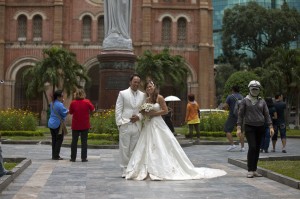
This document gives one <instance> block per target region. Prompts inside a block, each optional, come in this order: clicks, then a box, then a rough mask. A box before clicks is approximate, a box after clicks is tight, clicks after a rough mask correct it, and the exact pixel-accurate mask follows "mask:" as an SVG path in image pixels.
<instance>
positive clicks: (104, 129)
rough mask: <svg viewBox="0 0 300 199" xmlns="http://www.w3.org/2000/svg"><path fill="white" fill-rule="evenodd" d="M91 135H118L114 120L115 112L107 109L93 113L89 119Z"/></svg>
mask: <svg viewBox="0 0 300 199" xmlns="http://www.w3.org/2000/svg"><path fill="white" fill-rule="evenodd" d="M91 126H92V128H91V130H90V132H91V133H95V134H110V135H111V136H112V137H113V136H114V135H116V134H117V135H118V134H119V131H118V128H117V125H116V120H115V110H114V109H107V110H103V111H101V112H95V113H93V115H92V117H91Z"/></svg>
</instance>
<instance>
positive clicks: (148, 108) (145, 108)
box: [139, 103, 153, 113]
mask: <svg viewBox="0 0 300 199" xmlns="http://www.w3.org/2000/svg"><path fill="white" fill-rule="evenodd" d="M139 110H140V111H145V112H147V113H148V112H150V111H152V110H153V104H150V103H144V104H143V105H142V106H141V107H140V109H139Z"/></svg>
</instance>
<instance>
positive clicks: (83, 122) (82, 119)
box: [69, 89, 95, 162]
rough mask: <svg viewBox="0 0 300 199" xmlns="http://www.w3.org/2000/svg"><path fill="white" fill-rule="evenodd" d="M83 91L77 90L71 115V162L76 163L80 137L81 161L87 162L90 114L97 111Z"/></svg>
mask: <svg viewBox="0 0 300 199" xmlns="http://www.w3.org/2000/svg"><path fill="white" fill-rule="evenodd" d="M85 97H86V95H85V92H84V90H83V89H77V90H76V91H75V93H74V98H75V99H74V100H73V101H72V102H71V104H70V108H69V113H70V114H71V115H73V117H72V143H71V159H70V161H71V162H75V161H76V155H77V142H78V137H79V136H80V138H81V161H82V162H87V161H88V160H87V137H88V132H89V129H90V113H91V112H92V111H94V110H95V107H94V105H93V104H92V103H91V101H90V100H88V99H85Z"/></svg>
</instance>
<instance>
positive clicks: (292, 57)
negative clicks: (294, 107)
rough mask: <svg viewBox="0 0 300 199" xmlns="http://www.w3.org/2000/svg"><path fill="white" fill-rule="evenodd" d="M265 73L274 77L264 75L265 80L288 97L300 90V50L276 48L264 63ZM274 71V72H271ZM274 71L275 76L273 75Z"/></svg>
mask: <svg viewBox="0 0 300 199" xmlns="http://www.w3.org/2000/svg"><path fill="white" fill-rule="evenodd" d="M265 70H266V73H268V72H270V73H272V74H274V77H273V76H272V77H270V76H265V77H264V82H267V83H268V84H269V85H271V86H272V87H273V88H274V89H276V90H275V92H276V91H277V92H278V91H281V92H283V94H284V95H287V96H289V97H290V98H291V97H292V96H294V95H295V93H298V92H299V90H300V86H299V85H300V50H299V49H284V48H276V49H274V50H273V54H272V56H271V57H270V58H269V59H268V60H267V61H266V63H265ZM273 71H274V72H273ZM275 73H277V74H276V76H275ZM276 80H277V81H276ZM284 91H285V92H284Z"/></svg>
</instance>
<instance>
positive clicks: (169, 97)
mask: <svg viewBox="0 0 300 199" xmlns="http://www.w3.org/2000/svg"><path fill="white" fill-rule="evenodd" d="M165 101H166V102H175V101H181V100H180V99H179V98H178V97H176V96H173V95H170V96H168V97H165Z"/></svg>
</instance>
